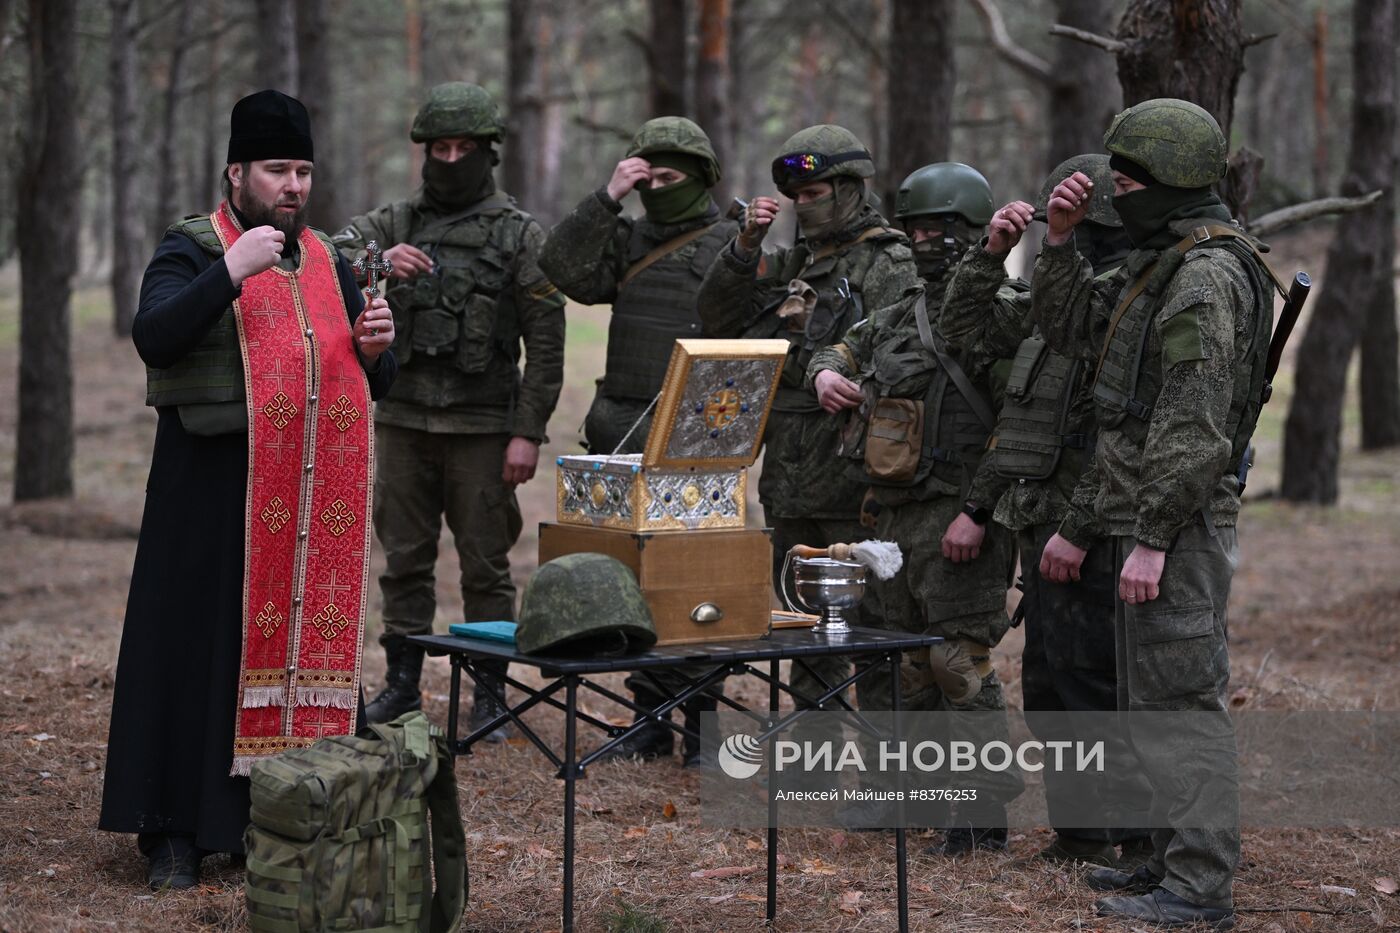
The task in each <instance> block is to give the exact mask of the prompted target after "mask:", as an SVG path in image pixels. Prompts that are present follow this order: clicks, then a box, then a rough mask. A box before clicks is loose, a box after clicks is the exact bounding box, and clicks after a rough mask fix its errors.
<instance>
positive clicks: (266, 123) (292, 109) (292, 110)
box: [228, 90, 313, 163]
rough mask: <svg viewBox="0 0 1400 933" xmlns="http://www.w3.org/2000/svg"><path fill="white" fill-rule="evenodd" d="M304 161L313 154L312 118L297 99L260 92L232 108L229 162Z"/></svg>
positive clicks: (276, 92) (280, 94)
mask: <svg viewBox="0 0 1400 933" xmlns="http://www.w3.org/2000/svg"><path fill="white" fill-rule="evenodd" d="M263 159H305V160H306V161H308V162H310V161H313V157H312V154H311V118H310V117H309V116H307V114H306V107H304V106H303V105H302V102H301V101H299V100H297V99H296V98H295V97H288V96H287V95H286V94H283V93H282V92H281V91H273V90H266V91H258V92H257V93H256V94H249V95H248V96H247V97H245V98H243V99H242V100H240V101H239V102H238V103H236V104H234V105H233V116H232V117H230V118H229V134H228V161H229V162H230V163H233V162H257V161H260V160H263Z"/></svg>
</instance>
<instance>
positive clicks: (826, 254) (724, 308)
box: [699, 125, 919, 709]
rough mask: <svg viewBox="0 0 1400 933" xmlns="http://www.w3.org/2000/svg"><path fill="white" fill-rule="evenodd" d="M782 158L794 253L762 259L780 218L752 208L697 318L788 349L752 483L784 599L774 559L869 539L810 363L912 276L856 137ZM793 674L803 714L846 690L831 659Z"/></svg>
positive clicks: (843, 132)
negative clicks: (829, 691)
mask: <svg viewBox="0 0 1400 933" xmlns="http://www.w3.org/2000/svg"><path fill="white" fill-rule="evenodd" d="M779 152H780V154H779V156H778V157H777V158H776V159H774V160H773V166H772V169H773V182H774V184H775V185H777V188H778V190H779V191H780V192H782V193H783V194H784V195H786V196H787V197H789V198H791V199H792V200H793V201H794V202H795V206H794V210H795V212H796V214H797V227H798V239H797V243H796V244H795V245H793V246H792V247H791V248H787V249H779V250H777V251H775V252H768V253H765V252H762V251H761V249H760V246H761V244H762V241H763V238H764V235H765V234H766V233H767V231H768V229H769V227H770V226H771V225H772V223H773V220H774V219H775V218H776V217H777V215H778V212H779V210H780V208H779V204H778V201H777V200H776V199H774V198H768V197H758V198H754V199H753V202H752V204H751V205H750V206H749V210H748V212H747V214H746V216H745V222H744V227H743V229H742V230H741V231H740V232H739V235H738V236H737V237H735V239H734V240H733V241H732V242H731V243H730V244H729V245H727V246H726V247H725V248H724V249H722V250H721V251H720V253H719V256H718V257H717V258H716V259H715V261H714V263H713V264H712V265H711V266H710V269H709V271H708V272H707V273H706V275H705V280H704V282H703V284H702V285H701V286H700V295H699V313H700V319H701V321H703V322H704V333H705V336H707V337H782V338H785V339H787V340H788V341H789V342H790V343H791V344H792V349H791V350H790V351H789V353H788V358H787V362H786V363H785V364H784V368H783V374H782V382H781V384H780V386H779V388H778V393H777V397H776V399H775V400H774V403H773V410H772V413H771V414H770V415H769V418H768V427H767V430H766V433H765V435H764V444H765V447H764V454H763V473H762V476H761V477H760V478H759V483H758V496H759V501H760V502H761V503H762V504H763V515H764V520H765V521H766V522H767V523H768V524H769V525H771V526H772V528H773V557H774V566H773V581H774V587H775V588H777V589H778V591H779V592H781V591H782V565H783V558H784V556H785V555H786V554H787V552H788V550H789V549H791V548H792V547H793V546H794V545H797V544H808V545H812V546H815V547H824V546H826V545H828V544H833V543H837V542H843V541H846V542H848V541H857V540H862V539H865V538H868V537H869V535H870V532H869V529H868V528H867V527H866V526H865V525H863V524H862V523H861V515H860V506H861V502H862V499H863V497H864V496H865V492H866V484H865V483H863V482H861V481H859V480H856V479H851V478H849V477H847V476H844V475H843V474H842V473H841V472H840V471H839V470H832V469H831V464H832V463H833V462H835V460H836V457H837V448H838V447H839V445H840V430H839V427H840V426H839V425H838V424H837V423H836V421H835V419H832V418H829V417H827V416H826V415H824V414H823V413H822V410H821V407H820V406H819V405H818V404H817V400H816V397H815V396H814V395H813V394H812V392H811V390H810V389H809V388H807V387H806V386H804V384H803V377H804V374H805V372H806V369H807V364H808V362H810V360H811V358H812V354H813V353H814V352H815V351H817V350H818V349H820V348H822V347H825V346H829V345H830V344H832V343H835V342H836V341H838V340H840V339H841V335H842V334H844V333H845V332H846V331H847V330H849V329H850V328H851V326H852V325H854V324H855V323H856V322H857V321H860V320H862V319H863V318H864V317H865V314H866V309H872V308H879V307H884V306H885V305H888V304H891V303H893V302H895V301H897V300H898V299H899V297H900V296H901V295H903V294H904V293H905V292H906V291H907V290H909V289H910V288H916V287H917V286H918V284H919V277H918V272H917V270H916V269H915V267H914V262H913V254H912V253H911V252H910V249H909V240H908V238H907V237H905V235H904V234H903V233H901V232H899V231H898V230H895V229H893V228H891V227H889V226H888V225H887V224H886V222H885V219H884V218H883V217H881V216H880V213H879V212H878V211H877V210H876V209H875V207H874V206H873V205H872V204H871V203H870V194H869V191H868V189H867V185H868V183H869V179H870V178H872V177H873V176H874V174H875V163H874V162H873V161H872V160H871V157H870V153H869V152H868V151H867V150H866V148H865V145H864V144H863V143H862V142H861V141H860V140H859V139H858V138H856V136H855V134H854V133H852V132H850V131H849V130H847V129H844V128H843V127H839V126H831V125H819V126H811V127H808V128H806V129H804V130H801V131H800V132H798V133H796V134H794V135H793V136H792V137H791V138H789V139H788V140H787V142H785V143H784V144H783V147H782V148H781V149H780V150H779ZM859 624H861V625H863V626H867V627H883V625H884V623H883V621H882V620H881V615H880V612H879V608H878V606H877V605H876V602H875V597H874V595H873V593H871V594H868V595H867V596H866V599H865V601H864V602H863V603H862V604H861V608H860V623H859ZM794 666H795V668H796V670H795V671H794V674H793V677H792V687H793V689H794V690H795V692H796V693H797V694H798V699H797V702H798V703H799V704H802V705H806V704H805V700H804V699H803V698H815V697H816V696H818V695H820V694H821V693H824V692H825V690H826V688H825V687H823V686H822V684H823V683H825V684H827V685H831V684H834V683H837V682H839V681H840V680H843V679H845V674H844V672H845V671H846V670H848V669H849V666H850V665H849V662H848V661H846V660H845V659H843V658H829V659H821V660H819V661H815V662H808V664H806V665H802V664H799V665H794ZM857 693H858V695H859V696H860V698H861V703H862V704H866V701H867V699H869V700H870V703H869V705H871V706H872V708H876V709H879V708H883V707H884V706H885V704H887V703H888V700H889V686H888V684H887V683H885V682H883V681H881V680H878V679H876V678H875V677H874V676H873V675H871V676H867V677H866V678H865V679H864V680H862V681H861V682H860V686H859V687H858V689H857Z"/></svg>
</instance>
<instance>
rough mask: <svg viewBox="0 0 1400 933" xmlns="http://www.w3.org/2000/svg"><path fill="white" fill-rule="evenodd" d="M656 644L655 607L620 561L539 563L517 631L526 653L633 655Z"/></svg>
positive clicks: (584, 558) (593, 558)
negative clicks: (653, 612)
mask: <svg viewBox="0 0 1400 933" xmlns="http://www.w3.org/2000/svg"><path fill="white" fill-rule="evenodd" d="M654 644H656V627H655V626H654V625H653V624H652V621H651V608H650V607H649V606H647V601H646V599H645V598H643V596H642V589H641V587H640V586H638V585H637V578H636V577H635V576H634V575H633V573H632V571H630V570H628V569H627V565H626V564H623V563H622V562H621V561H619V560H617V559H616V558H612V557H608V556H607V555H606V554H590V553H580V554H565V555H564V556H563V557H556V558H555V559H554V560H552V561H549V562H548V563H545V564H542V565H540V568H539V569H538V570H536V571H535V574H534V576H532V577H531V578H530V582H529V583H527V584H525V593H524V595H523V596H521V598H520V624H519V625H518V626H517V627H516V630H515V646H516V647H517V648H518V649H519V650H520V651H521V652H522V653H524V654H567V655H575V656H581V655H591V656H596V655H600V654H601V655H614V654H629V653H631V652H634V651H645V650H646V649H647V648H650V647H651V646H652V645H654Z"/></svg>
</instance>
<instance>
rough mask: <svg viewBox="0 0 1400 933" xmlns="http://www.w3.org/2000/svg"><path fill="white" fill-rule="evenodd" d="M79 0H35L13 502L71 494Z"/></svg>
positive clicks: (21, 222) (79, 174)
mask: <svg viewBox="0 0 1400 933" xmlns="http://www.w3.org/2000/svg"><path fill="white" fill-rule="evenodd" d="M77 7H78V3H77V0H29V72H30V103H29V118H28V125H27V127H26V131H25V137H26V139H25V142H24V145H23V147H22V151H23V152H24V153H25V154H26V159H25V166H24V170H23V173H22V174H21V176H20V179H19V190H18V191H17V192H16V194H17V198H16V200H17V201H18V207H19V210H18V214H17V217H16V228H17V232H18V239H19V262H20V338H19V424H18V428H17V430H16V433H15V490H14V498H15V501H16V502H19V501H23V500H27V499H40V498H45V497H50V496H71V495H72V494H73V363H72V353H71V344H72V326H71V314H70V303H71V298H72V285H73V273H74V272H75V271H76V269H77V264H78V233H77V231H78V228H79V222H78V221H79V217H80V213H79V209H80V207H81V203H80V197H79V196H80V194H81V191H82V180H83V164H82V158H81V150H80V148H79V143H78V108H79V106H80V100H79V97H78V80H77V75H78V21H77V20H78V17H77V12H78V11H77Z"/></svg>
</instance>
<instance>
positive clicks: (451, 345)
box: [385, 193, 529, 405]
mask: <svg viewBox="0 0 1400 933" xmlns="http://www.w3.org/2000/svg"><path fill="white" fill-rule="evenodd" d="M390 211H391V214H390V221H391V225H392V229H394V230H395V231H399V230H409V231H411V232H410V233H409V235H408V236H407V237H405V238H404V239H403V240H402V241H401V242H405V243H410V244H412V245H413V246H415V247H417V248H418V249H420V250H422V251H423V252H424V253H426V254H427V255H428V256H429V257H430V258H431V259H432V261H433V268H432V271H430V272H427V273H423V274H420V275H416V276H414V277H413V278H411V279H406V280H401V279H395V280H393V282H392V283H391V284H390V285H389V288H388V290H387V291H386V293H385V298H386V299H387V300H388V302H389V308H390V310H391V311H392V312H393V315H394V329H395V331H396V336H395V339H394V354H395V357H396V358H397V359H398V362H399V367H400V370H399V372H400V376H399V381H400V382H402V383H404V385H402V386H398V388H399V389H400V391H396V392H394V393H393V394H394V396H395V397H397V398H403V395H404V392H403V390H411V388H412V386H413V384H414V383H415V380H414V379H413V369H414V368H422V367H423V366H424V364H425V363H426V364H428V365H431V363H430V362H429V361H441V362H444V363H449V364H450V365H452V366H454V367H455V368H456V369H458V370H460V371H461V372H463V373H465V374H467V375H472V376H478V375H484V374H486V373H487V371H488V370H490V371H491V373H490V374H491V376H492V377H493V378H489V379H485V378H484V379H481V380H479V382H480V390H481V392H482V393H483V394H482V395H479V396H476V397H474V399H473V401H477V402H482V403H487V404H490V403H493V402H495V403H499V402H503V401H506V402H508V401H509V400H510V399H511V398H513V397H514V393H515V382H516V380H517V379H518V371H517V370H516V365H517V363H518V362H519V358H520V324H519V320H518V316H517V313H516V308H515V297H514V291H513V289H512V287H511V286H512V281H513V280H512V275H511V264H512V261H513V259H514V257H515V254H516V252H517V251H518V250H519V248H520V243H521V239H522V237H523V234H524V231H525V227H526V224H527V223H528V221H529V215H527V214H524V213H523V212H521V211H518V210H516V209H515V208H514V207H513V203H512V202H511V200H510V198H509V197H507V196H506V195H504V194H500V193H498V194H494V195H491V196H489V197H487V198H485V199H483V200H482V201H480V202H478V203H477V204H475V205H473V206H472V207H471V208H469V209H467V210H465V211H461V212H458V213H457V214H452V215H448V216H447V217H443V218H438V219H435V220H432V221H428V222H426V223H423V222H417V219H416V218H415V217H414V216H413V206H412V204H411V202H408V201H400V202H398V203H396V204H394V205H393V206H392V207H391V208H390ZM415 361H416V362H417V367H414V365H413V364H414V363H415ZM512 373H516V374H517V375H514V376H512V375H511V374H512ZM411 394H412V392H411V391H410V395H411ZM403 400H405V401H412V402H417V403H420V404H426V405H432V404H434V403H435V401H436V399H435V398H427V397H425V398H421V399H420V398H416V397H412V398H403Z"/></svg>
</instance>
